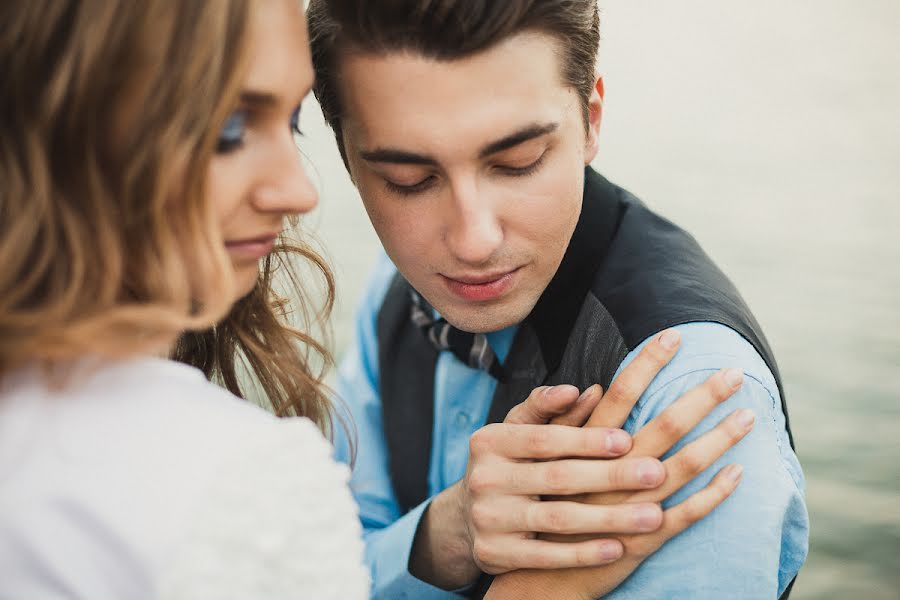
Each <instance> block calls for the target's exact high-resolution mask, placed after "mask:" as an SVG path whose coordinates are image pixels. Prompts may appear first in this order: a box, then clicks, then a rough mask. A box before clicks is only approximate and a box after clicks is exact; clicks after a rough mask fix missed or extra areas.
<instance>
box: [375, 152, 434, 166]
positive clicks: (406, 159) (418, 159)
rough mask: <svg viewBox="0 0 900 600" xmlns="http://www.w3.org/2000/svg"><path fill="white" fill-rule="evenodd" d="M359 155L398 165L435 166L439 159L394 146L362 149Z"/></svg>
mask: <svg viewBox="0 0 900 600" xmlns="http://www.w3.org/2000/svg"><path fill="white" fill-rule="evenodd" d="M359 156H360V157H361V158H362V159H363V160H365V161H368V162H379V163H393V164H397V165H425V166H431V167H433V166H435V165H437V161H436V160H434V159H433V158H431V157H430V156H426V155H424V154H416V153H414V152H406V151H404V150H394V149H392V148H376V149H375V150H362V151H360V153H359Z"/></svg>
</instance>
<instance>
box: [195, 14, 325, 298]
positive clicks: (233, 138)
mask: <svg viewBox="0 0 900 600" xmlns="http://www.w3.org/2000/svg"><path fill="white" fill-rule="evenodd" d="M253 14H254V20H255V22H254V23H253V27H252V31H253V36H252V44H251V60H250V64H249V66H248V69H247V75H246V79H245V81H244V84H243V86H242V91H241V98H240V104H239V106H237V107H236V108H235V112H234V113H232V116H231V117H230V118H229V123H227V124H226V127H225V129H224V130H223V132H222V138H220V148H219V151H218V152H217V153H216V154H215V156H214V157H213V159H212V162H211V164H210V167H209V173H208V175H207V189H208V191H209V194H210V201H211V204H212V206H213V210H214V212H215V216H216V220H217V222H218V226H219V228H220V231H221V233H222V238H223V242H224V244H225V250H226V252H227V253H228V256H229V258H230V259H231V264H232V266H233V267H234V275H235V283H236V286H235V287H236V289H235V298H234V300H235V301H236V300H238V299H240V298H241V297H242V296H244V295H246V294H247V293H248V292H249V291H250V290H252V289H253V287H254V286H255V285H256V282H257V277H258V274H259V262H260V260H261V259H262V258H263V257H264V256H265V255H266V254H268V253H269V252H270V251H271V248H272V246H273V245H274V242H275V240H276V238H277V236H278V235H280V234H281V232H282V229H283V228H284V224H285V218H286V217H290V216H296V215H301V214H304V213H307V212H309V211H311V210H312V209H313V208H315V207H316V205H317V203H318V195H317V193H316V190H315V188H314V187H313V185H312V183H311V182H310V180H309V178H308V176H307V174H306V172H305V171H304V169H303V164H302V161H301V156H300V152H299V150H298V149H297V144H296V141H295V139H294V134H295V131H294V127H295V126H296V121H297V118H298V115H299V107H300V103H301V102H302V100H303V98H305V97H306V95H307V94H308V93H309V92H310V90H311V88H312V83H313V77H314V74H313V69H312V60H311V58H310V50H309V35H308V33H307V31H306V18H305V16H304V11H303V5H302V3H300V2H296V1H295V0H274V1H270V2H265V3H262V4H261V6H260V7H259V10H256V11H254V13H253ZM221 142H226V143H221Z"/></svg>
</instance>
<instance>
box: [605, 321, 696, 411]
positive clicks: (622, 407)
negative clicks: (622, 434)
mask: <svg viewBox="0 0 900 600" xmlns="http://www.w3.org/2000/svg"><path fill="white" fill-rule="evenodd" d="M680 343H681V334H679V333H678V331H677V330H675V329H667V330H665V331H663V332H662V333H661V334H659V335H658V336H656V338H654V339H652V340H650V341H649V342H647V344H646V345H645V346H644V347H643V348H642V349H641V351H640V353H638V355H637V357H636V358H635V359H634V360H633V361H631V363H630V364H629V365H628V366H627V367H625V368H624V369H622V372H621V373H619V376H618V377H616V379H615V380H614V381H613V382H612V384H611V385H610V386H609V389H608V390H607V391H606V394H604V396H603V399H602V400H601V401H600V404H599V405H598V406H597V408H596V410H594V414H592V415H591V418H590V420H588V423H587V425H588V427H621V426H622V425H623V424H624V423H625V420H626V419H627V418H628V415H629V414H630V413H631V409H632V408H634V405H635V403H636V402H637V401H638V398H640V397H641V394H643V393H644V391H645V390H646V389H647V386H649V385H650V382H651V381H653V378H654V377H656V374H657V373H659V372H660V370H662V368H663V367H664V366H666V365H667V364H668V363H669V361H670V360H672V357H673V356H675V353H676V352H677V351H678V346H679V344H680Z"/></svg>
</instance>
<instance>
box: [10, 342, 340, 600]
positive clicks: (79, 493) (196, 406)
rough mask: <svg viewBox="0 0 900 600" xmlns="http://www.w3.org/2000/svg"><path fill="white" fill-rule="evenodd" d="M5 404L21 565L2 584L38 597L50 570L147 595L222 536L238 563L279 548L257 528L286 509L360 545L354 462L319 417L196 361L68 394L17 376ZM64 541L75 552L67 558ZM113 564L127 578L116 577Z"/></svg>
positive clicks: (87, 377)
mask: <svg viewBox="0 0 900 600" xmlns="http://www.w3.org/2000/svg"><path fill="white" fill-rule="evenodd" d="M0 400H2V401H0V432H3V433H4V435H0V505H2V506H3V509H4V510H3V511H2V513H3V514H0V558H2V557H8V558H10V559H11V561H12V562H8V564H6V566H7V567H9V569H8V570H7V569H6V568H3V567H0V580H3V581H4V582H5V583H4V585H0V591H2V590H6V591H10V590H9V589H8V586H13V588H12V589H13V590H15V589H21V590H28V591H29V593H30V592H31V591H35V593H37V592H40V588H31V587H27V586H29V585H32V584H34V583H35V581H40V578H41V577H43V578H45V579H46V574H47V573H52V574H53V577H54V578H55V579H54V580H55V581H58V582H61V583H60V585H62V586H63V587H65V588H67V589H68V590H69V591H70V592H71V593H72V594H73V595H82V596H85V597H96V598H105V597H133V598H142V597H146V591H141V590H144V589H145V588H146V587H147V582H148V581H153V582H156V581H158V580H159V579H160V577H162V574H163V573H166V572H172V568H171V565H173V564H175V563H173V561H172V557H173V556H177V555H191V554H193V556H194V557H195V558H198V560H199V557H201V556H203V555H204V553H206V554H207V555H209V552H210V551H208V550H203V548H216V547H219V546H218V545H217V544H216V543H213V541H211V536H212V537H214V535H213V534H212V533H211V532H214V531H216V530H218V531H220V534H216V535H221V536H223V538H222V539H223V540H224V541H229V544H226V546H224V548H230V550H231V554H230V555H228V554H226V555H224V556H221V558H222V560H224V561H226V562H225V563H222V562H220V563H219V565H218V569H220V570H228V568H225V569H223V568H222V565H223V564H228V562H229V561H231V560H232V559H234V557H235V556H236V555H237V554H236V553H237V551H238V550H239V548H240V547H243V546H244V545H246V546H247V547H248V548H250V547H254V545H259V544H263V545H265V544H266V543H269V542H266V541H265V540H264V539H263V540H260V539H256V538H255V537H254V536H255V533H257V532H262V531H266V530H267V529H266V528H264V527H261V526H260V524H259V520H260V519H261V518H263V516H264V515H269V517H268V518H270V519H275V518H277V517H278V516H279V513H278V512H277V511H282V512H281V514H284V515H286V517H285V524H291V523H292V524H293V527H286V528H285V531H288V530H290V531H294V533H295V534H298V535H299V536H300V538H308V539H314V538H315V537H316V536H315V535H313V534H314V532H315V531H316V529H315V527H314V526H315V525H317V524H322V525H324V524H326V523H328V524H329V525H328V526H329V527H331V528H333V530H334V531H335V532H337V533H338V534H339V535H338V536H337V538H336V539H342V540H344V542H343V543H345V544H346V543H351V544H352V540H353V539H355V538H354V534H353V532H349V530H348V529H347V528H348V527H349V528H352V527H354V522H355V521H356V519H355V518H354V512H353V506H352V505H348V504H347V502H348V501H349V502H352V500H350V497H349V493H348V492H347V491H346V478H347V473H346V471H345V469H346V468H345V467H342V466H339V465H336V464H335V463H334V462H333V461H332V460H331V458H330V452H331V447H330V444H329V443H328V442H327V441H326V440H325V439H324V437H323V436H322V435H321V433H320V432H319V431H318V429H317V428H316V427H315V425H314V424H313V423H312V422H310V421H309V420H307V419H302V418H295V419H276V418H274V417H273V416H272V415H270V414H268V413H266V412H265V411H263V410H261V409H259V408H257V407H255V406H253V405H251V404H249V403H247V402H245V401H243V400H240V399H238V398H236V397H234V396H233V395H231V394H229V393H228V392H227V391H225V390H223V389H221V388H219V387H217V386H215V385H213V384H211V383H209V382H208V381H207V380H206V379H205V377H204V376H203V374H202V373H200V372H199V371H197V370H195V369H192V368H190V367H186V366H184V365H180V364H176V363H171V362H169V361H163V360H155V359H141V360H135V361H127V362H122V363H117V364H114V365H104V366H103V367H102V368H94V369H91V370H89V371H86V372H84V373H80V374H77V376H76V377H75V378H73V379H72V380H71V382H70V385H68V386H66V387H63V388H59V389H56V388H54V387H53V386H49V385H47V383H46V381H44V380H43V379H42V378H41V377H37V376H31V377H19V378H17V380H16V381H13V382H11V383H10V382H9V381H8V382H6V386H5V388H4V391H3V395H2V398H0ZM329 506H330V507H331V508H328V507H329ZM272 511H276V512H272ZM322 511H324V512H322ZM298 512H300V513H303V514H305V515H307V516H305V517H303V518H302V519H300V520H299V521H298V520H297V519H298V518H299V517H298V516H297V514H296V513H298ZM329 517H331V519H330V520H329ZM356 526H357V527H358V523H357V524H356ZM273 529H276V528H275V527H274V526H269V527H268V530H273ZM341 532H343V533H341ZM279 535H282V534H281V532H280V531H276V532H275V533H273V534H272V535H270V536H269V537H268V538H267V539H270V540H274V539H276V538H277V537H278V536H279ZM273 536H274V537H273ZM264 537H265V536H264ZM356 537H358V536H356ZM226 538H227V539H226ZM198 540H199V541H198ZM254 540H255V541H254ZM348 540H349V542H348ZM22 544H26V545H27V546H28V547H27V548H25V547H22ZM59 547H67V548H69V549H70V550H71V551H72V554H73V556H75V557H77V560H70V561H60V560H57V559H55V558H54V557H56V556H57V554H58V553H57V550H56V549H57V548H59ZM191 548H193V550H190V549H191ZM350 555H352V552H351V553H348V556H350ZM242 556H243V557H244V559H246V560H251V559H250V557H248V556H247V555H242ZM261 556H262V555H261ZM15 557H18V558H15ZM13 558H15V560H12V559H13ZM26 558H27V560H26ZM251 562H252V563H253V564H256V563H255V561H254V560H251ZM0 563H4V560H0ZM200 564H202V562H201V563H200ZM344 564H346V563H344ZM115 565H120V566H122V572H123V573H128V574H129V576H128V577H123V578H118V577H111V576H110V575H111V574H112V573H114V572H115V571H116V567H115ZM210 568H212V567H210ZM176 571H177V570H176ZM220 572H221V571H220ZM174 579H178V577H175V578H174ZM182 579H184V578H183V577H182ZM188 579H191V581H195V580H194V579H192V578H188ZM219 579H221V576H219ZM111 581H115V582H116V585H117V587H116V589H115V590H114V591H112V592H110V593H106V587H107V586H108V585H109V582H111ZM17 582H18V583H17ZM17 584H18V585H21V586H24V587H21V588H16V587H15V586H16V585H17ZM176 588H177V586H176ZM0 595H2V594H0ZM32 595H33V594H32Z"/></svg>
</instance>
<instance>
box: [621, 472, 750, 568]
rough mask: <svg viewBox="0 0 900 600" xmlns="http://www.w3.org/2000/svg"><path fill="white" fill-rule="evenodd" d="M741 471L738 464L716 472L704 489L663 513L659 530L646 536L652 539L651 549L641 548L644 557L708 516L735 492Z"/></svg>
mask: <svg viewBox="0 0 900 600" xmlns="http://www.w3.org/2000/svg"><path fill="white" fill-rule="evenodd" d="M743 472H744V470H743V468H742V467H741V466H740V465H729V466H727V467H725V468H724V469H722V470H721V471H719V472H718V473H717V474H716V476H715V477H714V478H713V480H712V481H711V482H710V483H709V485H707V486H706V487H705V488H703V489H702V490H700V491H699V492H697V493H696V494H694V495H693V496H691V497H690V498H688V499H687V500H685V501H684V502H682V503H680V504H677V505H675V506H673V507H672V508H670V509H668V510H667V511H665V512H664V513H663V525H662V527H660V528H659V530H658V531H656V532H655V533H652V534H650V535H649V536H647V537H648V538H652V539H651V540H648V541H650V545H651V546H655V547H650V548H644V549H643V551H644V552H646V553H647V555H649V554H651V553H653V552H655V551H656V550H657V549H659V548H660V547H661V546H662V545H663V544H665V543H666V542H667V541H669V540H670V539H672V538H673V537H675V536H676V535H678V534H679V533H681V532H682V531H684V530H685V529H687V528H688V527H690V526H691V525H693V524H694V523H696V522H697V521H699V520H700V519H703V518H704V517H706V516H707V515H709V513H711V512H712V511H713V510H715V509H716V507H718V506H719V505H721V504H722V502H724V501H725V500H726V499H727V498H728V497H729V496H731V494H732V493H733V492H734V490H736V489H737V486H738V485H740V483H741V480H742V478H743ZM629 550H631V548H629Z"/></svg>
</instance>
